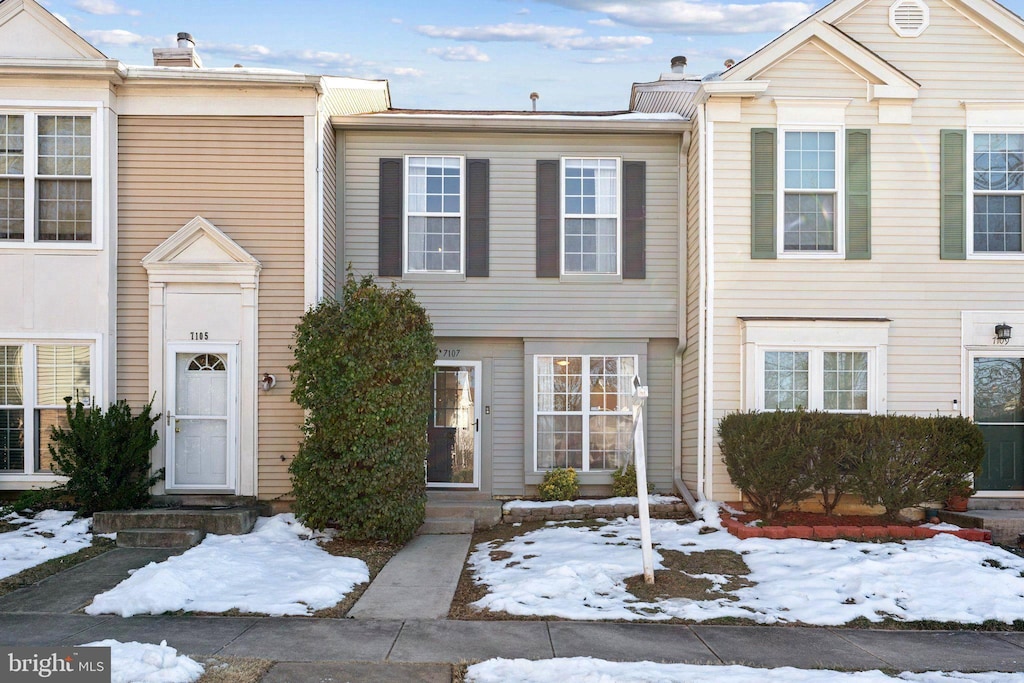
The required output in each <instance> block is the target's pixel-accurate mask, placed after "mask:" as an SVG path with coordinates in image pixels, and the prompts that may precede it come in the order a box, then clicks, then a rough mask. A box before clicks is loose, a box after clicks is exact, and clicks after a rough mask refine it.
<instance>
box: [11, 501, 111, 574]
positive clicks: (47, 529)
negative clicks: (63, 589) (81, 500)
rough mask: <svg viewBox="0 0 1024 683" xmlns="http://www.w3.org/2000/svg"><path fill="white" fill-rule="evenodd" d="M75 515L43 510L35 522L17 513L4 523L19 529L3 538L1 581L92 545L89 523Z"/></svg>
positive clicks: (33, 519)
mask: <svg viewBox="0 0 1024 683" xmlns="http://www.w3.org/2000/svg"><path fill="white" fill-rule="evenodd" d="M74 516H75V513H74V512H60V511H58V510H43V511H42V512H40V513H38V514H37V515H36V516H35V518H28V517H22V516H21V515H19V514H17V513H14V514H10V515H7V516H6V517H4V518H3V520H4V521H5V522H7V523H9V524H14V525H19V524H20V525H24V526H19V527H18V528H17V529H15V530H14V531H8V532H6V533H2V534H0V579H4V578H7V577H8V576H13V575H14V574H17V573H18V572H20V571H24V570H26V569H28V568H29V567H35V566H36V565H40V564H42V563H43V562H46V561H47V560H52V559H54V558H56V557H63V556H64V555H70V554H72V553H76V552H78V551H79V550H82V549H83V548H88V547H89V546H90V545H92V534H90V533H89V520H88V519H74Z"/></svg>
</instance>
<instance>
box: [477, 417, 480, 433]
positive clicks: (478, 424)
mask: <svg viewBox="0 0 1024 683" xmlns="http://www.w3.org/2000/svg"><path fill="white" fill-rule="evenodd" d="M476 431H478V432H479V431H480V418H479V417H478V418H477V419H476Z"/></svg>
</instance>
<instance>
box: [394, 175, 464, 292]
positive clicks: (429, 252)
mask: <svg viewBox="0 0 1024 683" xmlns="http://www.w3.org/2000/svg"><path fill="white" fill-rule="evenodd" d="M405 161H406V163H405V168H406V178H405V185H406V203H405V206H406V216H405V228H406V229H405V249H406V258H405V264H406V267H405V269H406V272H407V273H462V272H464V263H465V259H464V257H463V254H464V252H465V239H464V234H465V231H464V229H463V228H464V225H465V220H464V218H465V216H464V206H465V201H464V191H465V184H464V182H463V179H464V177H465V172H464V171H465V159H463V158H462V157H454V156H409V157H406V158H405Z"/></svg>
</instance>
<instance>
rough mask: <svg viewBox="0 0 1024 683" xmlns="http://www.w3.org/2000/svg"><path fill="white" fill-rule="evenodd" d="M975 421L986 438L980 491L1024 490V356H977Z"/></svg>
mask: <svg viewBox="0 0 1024 683" xmlns="http://www.w3.org/2000/svg"><path fill="white" fill-rule="evenodd" d="M972 371H973V375H974V377H973V403H974V421H975V422H976V423H977V424H978V427H980V428H981V433H982V434H983V435H984V437H985V459H984V460H983V461H982V465H981V474H980V475H979V476H978V478H977V479H976V480H975V482H974V487H975V488H976V489H977V490H979V491H1020V490H1024V400H1022V396H1021V392H1022V391H1024V381H1022V378H1024V358H1014V357H1010V356H1006V357H989V358H974V359H973V363H972Z"/></svg>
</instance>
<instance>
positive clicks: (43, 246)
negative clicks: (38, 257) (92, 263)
mask: <svg viewBox="0 0 1024 683" xmlns="http://www.w3.org/2000/svg"><path fill="white" fill-rule="evenodd" d="M4 249H10V250H12V251H35V250H38V251H66V252H83V251H84V252H97V251H103V246H102V245H100V244H96V243H95V242H15V241H10V242H8V241H6V240H0V250H4Z"/></svg>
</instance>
